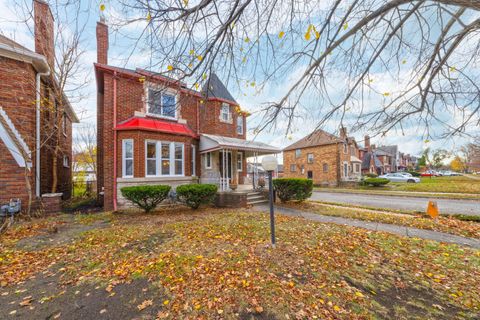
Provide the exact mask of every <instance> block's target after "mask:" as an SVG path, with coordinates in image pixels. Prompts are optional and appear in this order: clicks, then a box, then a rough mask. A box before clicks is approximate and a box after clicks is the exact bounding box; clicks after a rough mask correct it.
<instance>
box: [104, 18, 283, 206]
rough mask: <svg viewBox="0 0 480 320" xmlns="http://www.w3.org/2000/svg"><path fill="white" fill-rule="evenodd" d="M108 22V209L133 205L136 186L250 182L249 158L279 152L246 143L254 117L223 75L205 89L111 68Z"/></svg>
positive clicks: (140, 71)
mask: <svg viewBox="0 0 480 320" xmlns="http://www.w3.org/2000/svg"><path fill="white" fill-rule="evenodd" d="M108 46H109V43H108V27H107V25H106V24H105V23H104V22H103V21H100V22H98V23H97V59H98V62H97V63H95V74H96V79H97V130H98V132H97V144H98V146H97V147H98V151H97V177H98V193H99V195H100V197H103V199H100V200H101V201H102V202H103V205H104V207H105V209H106V210H112V209H113V210H115V209H117V208H118V207H124V206H128V205H129V203H128V202H127V201H126V200H125V199H123V198H122V196H121V192H120V189H121V188H122V187H124V186H129V185H141V184H169V185H172V186H173V187H175V186H177V185H179V184H185V183H192V182H198V181H199V182H201V183H203V182H205V183H215V184H218V185H219V187H220V190H222V191H229V190H230V186H231V184H232V183H233V184H234V185H235V184H242V183H243V182H244V177H245V175H246V171H247V170H246V158H247V157H249V156H253V155H254V154H266V153H275V152H278V151H279V150H277V149H276V148H273V147H270V146H268V145H265V144H262V143H258V142H253V141H247V140H246V118H247V116H248V114H247V113H246V112H243V111H241V110H240V106H239V105H238V103H237V102H236V101H235V99H234V98H233V97H232V96H231V94H230V93H229V92H228V90H227V89H226V88H225V86H224V85H223V84H222V82H221V81H220V80H219V79H218V77H217V76H216V75H215V74H213V73H212V74H211V75H210V77H209V79H208V80H207V81H206V85H205V86H204V88H203V90H202V91H201V92H198V91H194V90H191V89H188V88H187V86H186V84H185V83H182V82H180V81H177V80H175V79H173V78H169V77H166V76H164V75H162V74H159V73H155V72H152V71H148V70H144V69H138V68H137V69H135V70H131V69H124V68H119V67H114V66H110V65H108Z"/></svg>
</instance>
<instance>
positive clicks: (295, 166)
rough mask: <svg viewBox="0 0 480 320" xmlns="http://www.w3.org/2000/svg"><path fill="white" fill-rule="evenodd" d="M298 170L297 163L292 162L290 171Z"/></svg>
mask: <svg viewBox="0 0 480 320" xmlns="http://www.w3.org/2000/svg"><path fill="white" fill-rule="evenodd" d="M295 171H297V165H296V164H291V165H290V172H295Z"/></svg>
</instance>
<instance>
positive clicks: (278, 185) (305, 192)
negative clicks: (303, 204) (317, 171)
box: [273, 178, 313, 202]
mask: <svg viewBox="0 0 480 320" xmlns="http://www.w3.org/2000/svg"><path fill="white" fill-rule="evenodd" d="M273 187H274V188H275V192H276V194H277V196H278V197H279V198H280V200H281V201H282V202H287V201H290V200H297V201H304V200H306V199H308V198H310V197H311V196H312V191H313V181H312V180H310V179H301V178H279V179H274V180H273Z"/></svg>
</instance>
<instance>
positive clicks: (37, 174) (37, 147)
mask: <svg viewBox="0 0 480 320" xmlns="http://www.w3.org/2000/svg"><path fill="white" fill-rule="evenodd" d="M49 75H50V70H48V71H46V72H38V73H37V74H36V98H35V130H36V141H35V195H36V196H37V197H40V84H41V77H42V76H45V77H46V76H49Z"/></svg>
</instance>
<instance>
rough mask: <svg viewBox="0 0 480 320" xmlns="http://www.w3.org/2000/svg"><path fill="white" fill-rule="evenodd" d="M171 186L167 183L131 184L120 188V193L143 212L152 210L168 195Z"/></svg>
mask: <svg viewBox="0 0 480 320" xmlns="http://www.w3.org/2000/svg"><path fill="white" fill-rule="evenodd" d="M171 188H172V187H170V186H167V185H154V186H148V185H147V186H132V187H123V188H121V189H120V191H121V192H122V195H123V196H124V197H125V198H127V199H128V200H130V201H131V202H133V203H134V204H135V205H137V206H138V207H139V208H141V209H143V210H144V211H145V212H150V211H152V210H154V209H155V208H156V207H157V206H158V205H159V204H160V203H161V202H162V201H163V200H165V199H166V198H167V197H168V193H169V192H170V189H171Z"/></svg>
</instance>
